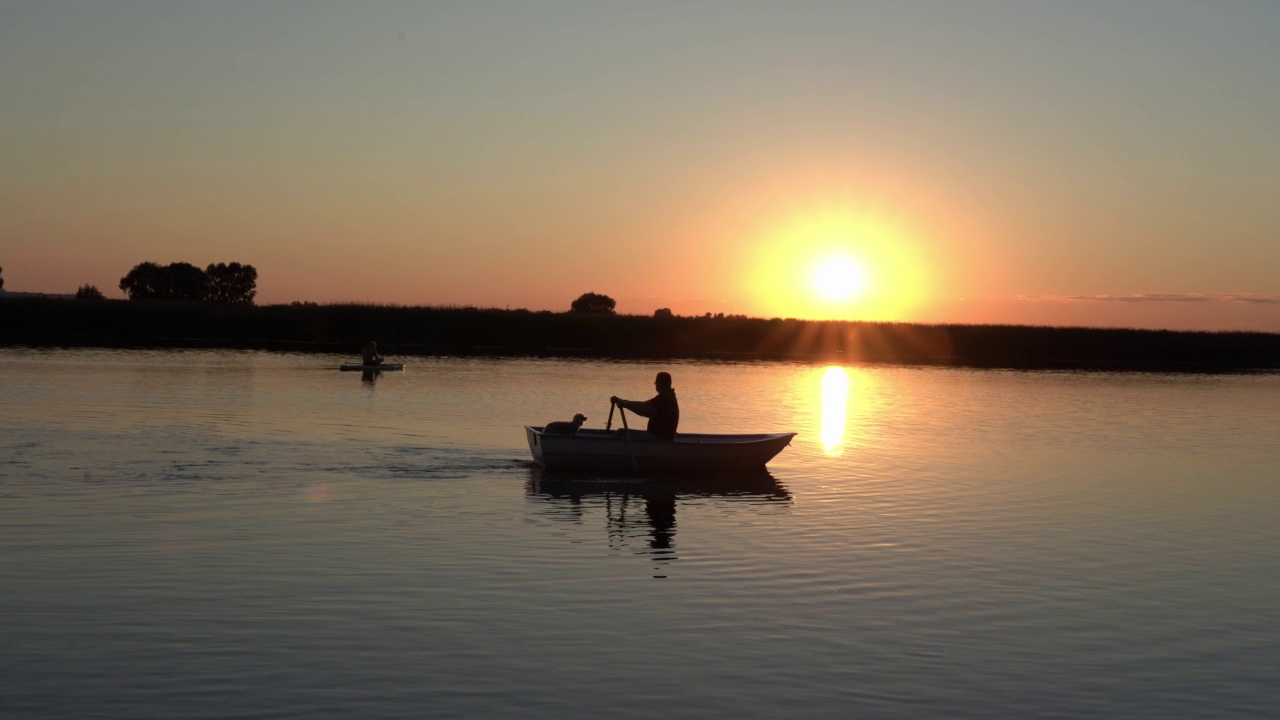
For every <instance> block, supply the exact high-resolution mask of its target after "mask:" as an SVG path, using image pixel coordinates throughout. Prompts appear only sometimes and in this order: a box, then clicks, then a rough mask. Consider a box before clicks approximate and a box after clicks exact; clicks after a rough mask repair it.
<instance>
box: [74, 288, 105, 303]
mask: <svg viewBox="0 0 1280 720" xmlns="http://www.w3.org/2000/svg"><path fill="white" fill-rule="evenodd" d="M76 299H77V300H106V299H107V298H106V297H105V296H103V294H102V291H101V290H99V289H98V286H97V285H81V286H80V289H79V290H76Z"/></svg>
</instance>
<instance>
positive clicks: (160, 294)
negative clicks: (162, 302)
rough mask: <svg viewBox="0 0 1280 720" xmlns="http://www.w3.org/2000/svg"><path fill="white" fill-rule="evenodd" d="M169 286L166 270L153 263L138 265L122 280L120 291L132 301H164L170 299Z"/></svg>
mask: <svg viewBox="0 0 1280 720" xmlns="http://www.w3.org/2000/svg"><path fill="white" fill-rule="evenodd" d="M168 286H169V281H168V277H167V275H166V273H165V269H164V268H162V267H160V266H159V265H157V264H155V263H153V262H144V263H138V264H137V265H134V266H133V269H132V270H130V271H129V274H128V275H125V276H124V277H122V278H120V289H121V290H123V291H124V292H125V294H127V295H128V296H129V299H130V300H157V299H164V298H166V297H168V295H167V293H168Z"/></svg>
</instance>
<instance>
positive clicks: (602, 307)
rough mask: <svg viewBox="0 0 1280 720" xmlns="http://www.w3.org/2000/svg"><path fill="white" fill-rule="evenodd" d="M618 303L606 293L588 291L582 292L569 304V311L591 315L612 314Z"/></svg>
mask: <svg viewBox="0 0 1280 720" xmlns="http://www.w3.org/2000/svg"><path fill="white" fill-rule="evenodd" d="M617 304H618V303H616V302H614V299H613V298H611V297H609V296H608V295H599V294H597V293H593V292H589V293H582V294H581V295H579V296H578V299H577V300H574V301H573V303H572V304H571V305H569V312H576V313H588V314H593V315H612V314H613V308H614V306H616V305H617Z"/></svg>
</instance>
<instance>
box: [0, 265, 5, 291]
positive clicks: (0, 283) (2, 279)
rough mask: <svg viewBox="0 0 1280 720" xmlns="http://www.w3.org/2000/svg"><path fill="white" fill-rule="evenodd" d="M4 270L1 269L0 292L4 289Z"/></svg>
mask: <svg viewBox="0 0 1280 720" xmlns="http://www.w3.org/2000/svg"><path fill="white" fill-rule="evenodd" d="M3 273H4V268H2V267H0V290H3V289H4V276H3Z"/></svg>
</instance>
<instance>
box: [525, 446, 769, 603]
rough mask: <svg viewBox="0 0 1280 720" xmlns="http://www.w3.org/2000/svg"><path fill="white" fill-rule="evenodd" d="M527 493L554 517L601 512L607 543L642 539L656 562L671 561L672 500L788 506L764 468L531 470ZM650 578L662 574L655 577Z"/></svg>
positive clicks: (674, 503)
mask: <svg viewBox="0 0 1280 720" xmlns="http://www.w3.org/2000/svg"><path fill="white" fill-rule="evenodd" d="M529 472H530V476H529V484H528V487H527V492H528V495H529V496H530V497H535V498H539V499H541V500H544V501H546V502H547V503H549V508H550V509H552V513H553V516H554V517H558V518H560V519H566V520H572V521H574V522H581V521H582V520H584V519H585V518H586V517H587V516H588V515H589V514H591V513H592V512H598V511H601V510H603V512H604V514H605V518H606V527H607V529H608V532H609V538H610V539H609V544H610V546H611V547H613V546H615V543H617V544H619V545H627V544H630V543H631V542H633V541H634V540H636V539H639V538H645V541H646V543H647V545H648V547H649V550H650V551H651V553H652V554H653V556H654V560H655V561H663V562H666V561H670V560H675V559H676V555H675V536H676V506H677V501H683V500H686V499H688V500H694V501H695V503H696V501H697V499H699V498H717V499H722V500H725V501H728V502H742V503H753V504H754V503H761V504H765V505H770V506H774V507H777V506H779V505H782V506H785V505H788V504H790V501H791V493H790V492H788V491H787V489H786V488H785V487H783V486H782V484H781V483H779V482H778V481H777V480H775V479H774V477H773V476H772V475H770V474H769V471H768V470H765V469H764V468H762V467H761V468H753V469H749V470H733V471H709V472H702V473H683V472H682V473H662V472H658V473H650V474H648V475H646V476H645V477H644V478H637V477H636V476H635V475H627V474H618V473H612V474H609V473H590V474H587V473H582V472H569V473H565V472H556V471H554V470H546V469H543V468H532V469H531V470H530V471H529ZM655 577H665V575H656V576H655Z"/></svg>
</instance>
